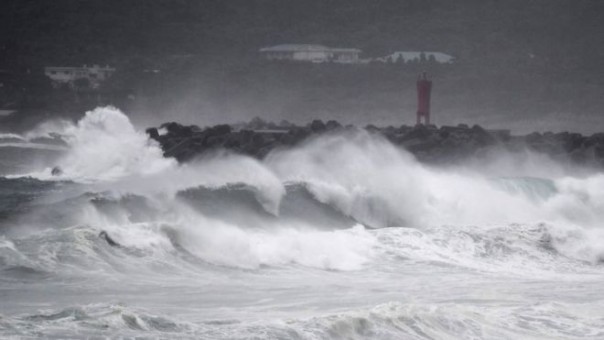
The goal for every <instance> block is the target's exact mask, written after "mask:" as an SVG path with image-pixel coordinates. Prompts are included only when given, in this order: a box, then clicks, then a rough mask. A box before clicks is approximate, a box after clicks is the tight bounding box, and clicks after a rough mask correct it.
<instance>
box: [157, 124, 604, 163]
mask: <svg viewBox="0 0 604 340" xmlns="http://www.w3.org/2000/svg"><path fill="white" fill-rule="evenodd" d="M364 129H365V130H366V131H368V132H369V133H375V134H380V135H382V136H383V137H385V138H386V139H388V140H389V141H391V142H392V143H393V144H395V145H398V146H400V147H403V148H405V149H406V150H408V151H409V152H411V153H412V154H413V155H415V157H416V158H417V159H418V160H419V161H421V162H425V163H430V164H455V163H459V162H463V161H464V160H467V159H469V158H471V157H477V158H480V157H484V156H486V155H488V154H489V152H491V151H494V150H505V151H509V152H523V151H527V150H528V151H532V152H536V153H541V154H545V155H547V156H549V157H551V158H552V159H555V160H559V161H564V162H570V163H572V164H576V165H584V166H590V167H597V168H604V133H597V134H593V135H591V136H584V135H581V134H579V133H570V132H560V133H552V132H546V133H538V132H533V133H531V134H528V135H524V136H514V135H511V134H510V133H509V131H505V130H486V129H484V128H482V127H481V126H478V125H474V126H472V127H469V126H468V125H465V124H460V125H458V126H441V127H436V126H434V125H427V126H425V125H417V126H413V127H411V126H405V125H403V126H400V127H392V126H390V127H386V128H378V127H375V126H372V125H369V126H366V127H365V128H364ZM355 130H359V128H357V127H354V126H350V125H349V126H342V125H341V124H340V123H338V122H336V121H333V120H330V121H328V122H326V123H324V122H323V121H320V120H314V121H312V122H311V123H310V124H308V125H306V126H295V125H292V124H289V123H287V122H285V123H282V124H279V125H276V124H274V123H266V122H264V121H262V120H259V119H254V120H252V121H251V122H250V123H247V124H238V125H236V126H231V125H226V124H223V125H216V126H212V127H207V128H203V129H202V128H199V127H198V126H195V125H191V126H185V125H181V124H178V123H175V122H171V123H165V124H162V125H161V126H160V127H159V128H149V129H147V134H148V135H149V136H150V137H151V138H152V139H154V140H156V141H157V142H159V144H160V145H161V147H162V149H163V151H164V155H165V156H166V157H174V158H176V159H177V160H178V161H179V162H186V161H188V160H191V159H193V158H195V157H197V156H199V155H201V154H204V153H206V152H208V151H212V150H217V149H226V150H230V151H232V152H235V153H241V154H245V155H249V156H252V157H256V158H258V159H262V158H264V157H265V156H266V155H267V154H268V153H269V152H270V151H271V150H273V149H275V148H288V147H293V146H295V145H298V144H299V143H301V142H303V141H305V140H307V139H309V138H313V137H315V136H319V135H321V134H329V133H345V132H346V131H355Z"/></svg>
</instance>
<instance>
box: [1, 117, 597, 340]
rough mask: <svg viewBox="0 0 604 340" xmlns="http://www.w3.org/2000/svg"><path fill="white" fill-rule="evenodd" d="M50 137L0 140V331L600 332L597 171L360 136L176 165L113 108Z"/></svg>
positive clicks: (230, 334)
mask: <svg viewBox="0 0 604 340" xmlns="http://www.w3.org/2000/svg"><path fill="white" fill-rule="evenodd" d="M58 132H60V133H61V134H62V135H63V138H64V139H65V141H66V145H65V146H64V147H61V148H54V149H50V150H49V149H44V151H40V149H39V148H37V147H36V146H35V145H30V146H28V147H27V148H23V147H22V148H19V150H20V151H19V152H16V151H15V149H16V148H15V147H13V146H10V145H5V146H1V145H2V144H1V143H0V153H1V154H2V155H12V156H11V158H9V157H8V156H5V157H4V158H3V159H4V162H3V163H2V164H3V170H2V171H3V173H4V174H5V176H4V177H0V337H3V338H39V337H42V338H61V339H63V338H74V339H75V338H85V337H140V338H166V339H178V338H203V339H249V338H256V339H368V338H373V339H602V338H604V293H602V289H601V286H602V282H603V280H604V264H603V263H602V262H603V260H604V229H603V228H604V225H603V222H602V221H604V174H602V173H598V172H593V171H592V172H590V171H580V172H579V171H576V172H575V171H574V170H572V169H571V170H569V169H568V168H564V167H562V166H559V165H557V164H555V163H552V162H549V161H548V160H546V159H542V158H539V157H538V156H534V155H530V154H524V155H520V156H519V155H498V156H497V157H494V158H493V159H492V161H489V162H486V163H484V164H473V165H472V166H471V167H465V168H461V167H456V168H446V169H445V168H440V169H438V168H429V167H425V166H423V165H421V164H419V163H417V162H416V161H415V160H414V159H413V157H412V156H410V155H408V154H406V153H405V152H404V151H402V150H400V149H397V148H396V147H394V146H393V145H390V144H389V143H388V142H387V141H385V140H382V139H381V138H379V137H376V136H371V135H369V134H367V133H363V132H356V133H346V134H343V135H331V136H324V137H322V138H320V139H316V140H312V141H309V142H308V143H306V144H305V145H302V146H300V147H298V148H296V149H294V150H282V151H276V152H274V153H272V154H270V155H269V157H267V159H265V160H264V161H262V162H260V161H257V160H254V159H251V158H247V157H243V156H238V155H231V154H227V153H216V154H213V155H209V156H207V157H205V158H203V159H199V160H198V161H196V162H193V163H190V164H187V165H178V164H176V163H175V162H174V161H172V160H169V159H164V158H162V156H161V151H160V149H159V147H158V146H157V145H156V144H154V142H152V141H150V140H148V139H147V137H146V136H145V134H144V133H142V132H140V131H137V130H136V129H134V128H133V127H132V125H131V124H130V122H129V121H128V119H127V118H126V117H125V116H124V115H123V114H121V113H120V112H119V111H116V110H113V109H109V108H106V109H97V110H96V111H93V112H90V113H89V114H88V115H87V116H86V118H84V119H83V120H82V121H80V122H79V123H78V124H77V125H74V126H69V125H65V124H63V125H61V126H60V131H58ZM0 137H1V138H5V139H6V140H8V139H9V138H12V139H11V143H31V141H30V140H28V138H26V136H17V137H15V136H8V135H5V136H0ZM0 142H1V141H0ZM7 143H8V142H7ZM29 148H35V149H34V150H29ZM28 150H29V151H28ZM28 152H35V153H36V154H35V155H34V156H31V154H29V155H30V156H31V157H26V155H28ZM41 153H42V154H41ZM19 155H22V157H20V156H19ZM55 165H60V166H61V168H62V169H63V174H62V175H61V176H52V175H51V174H50V172H51V168H52V167H53V166H55ZM102 231H104V232H106V234H107V235H109V236H108V237H109V239H110V241H111V242H113V243H114V244H113V245H111V244H110V243H111V242H109V241H108V239H107V238H105V237H103V236H100V235H99V234H100V233H101V232H102Z"/></svg>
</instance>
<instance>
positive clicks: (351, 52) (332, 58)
mask: <svg viewBox="0 0 604 340" xmlns="http://www.w3.org/2000/svg"><path fill="white" fill-rule="evenodd" d="M260 53H261V54H262V55H263V56H264V57H265V58H266V59H268V60H291V61H302V62H312V63H324V62H335V63H345V64H354V63H357V62H358V61H359V54H360V53H361V50H359V49H357V48H331V47H327V46H323V45H309V44H285V45H276V46H271V47H265V48H261V49H260Z"/></svg>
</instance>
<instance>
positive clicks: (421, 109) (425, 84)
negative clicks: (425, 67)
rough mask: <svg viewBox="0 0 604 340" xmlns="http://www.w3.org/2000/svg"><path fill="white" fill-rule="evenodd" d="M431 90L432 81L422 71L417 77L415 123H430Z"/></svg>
mask: <svg viewBox="0 0 604 340" xmlns="http://www.w3.org/2000/svg"><path fill="white" fill-rule="evenodd" d="M431 91H432V81H430V80H428V78H427V77H426V72H423V73H422V74H421V75H420V76H419V77H418V78H417V124H418V125H419V124H421V123H422V119H423V120H424V124H426V125H428V124H430V92H431Z"/></svg>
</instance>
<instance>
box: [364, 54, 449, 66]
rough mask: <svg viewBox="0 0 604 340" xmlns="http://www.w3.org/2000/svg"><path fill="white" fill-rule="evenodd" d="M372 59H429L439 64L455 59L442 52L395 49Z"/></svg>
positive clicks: (409, 60) (401, 60)
mask: <svg viewBox="0 0 604 340" xmlns="http://www.w3.org/2000/svg"><path fill="white" fill-rule="evenodd" d="M373 61H381V62H383V63H396V62H404V63H409V62H421V61H426V62H430V61H431V62H436V63H439V64H451V63H453V62H454V61H455V57H453V56H451V55H448V54H445V53H442V52H421V51H420V52H418V51H397V52H394V53H392V54H389V55H387V56H384V57H379V58H374V59H373Z"/></svg>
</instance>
